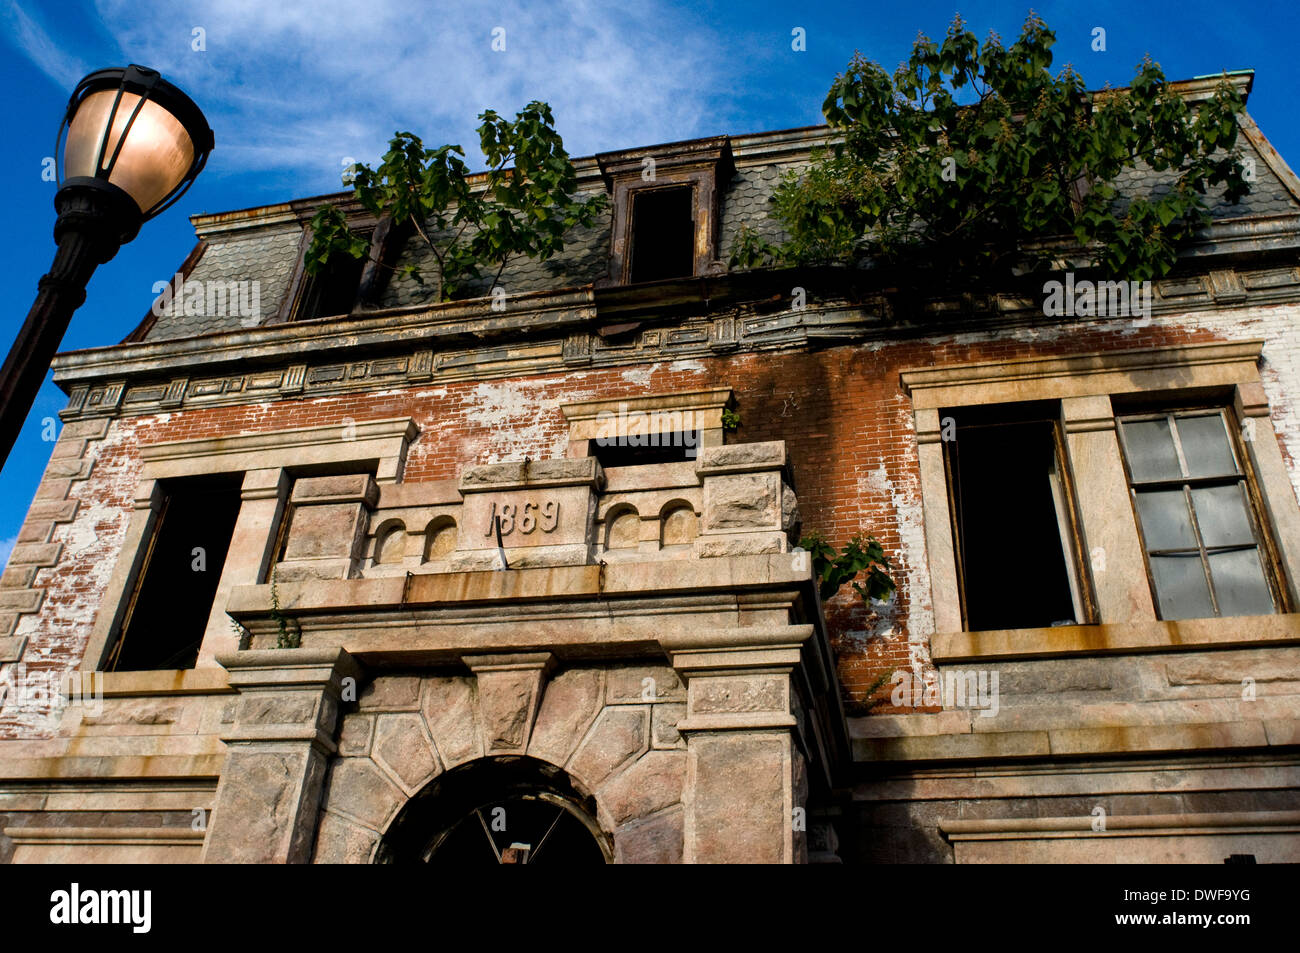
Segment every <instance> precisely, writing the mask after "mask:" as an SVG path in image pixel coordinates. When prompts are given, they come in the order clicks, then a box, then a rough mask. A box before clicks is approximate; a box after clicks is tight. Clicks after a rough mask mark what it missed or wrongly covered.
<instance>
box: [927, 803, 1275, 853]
mask: <svg viewBox="0 0 1300 953" xmlns="http://www.w3.org/2000/svg"><path fill="white" fill-rule="evenodd" d="M1096 820H1097V819H1096V818H1094V817H1093V816H1091V815H1084V816H1079V817H1026V818H989V819H984V818H970V819H966V818H960V819H958V818H952V819H949V818H941V819H940V820H939V823H938V827H939V830H940V831H941V832H942V833H943V836H944V837H945V838H946V839H947V840H948V841H949V842H950V843H951V844H952V845H953V848H954V853H955V860H956V862H957V863H959V864H960V863H1117V862H1129V863H1132V862H1134V861H1137V862H1147V863H1152V862H1155V863H1159V862H1162V861H1168V860H1169V859H1171V858H1175V857H1176V858H1177V859H1178V860H1180V861H1181V862H1183V863H1193V862H1200V863H1215V864H1221V863H1223V862H1224V861H1225V860H1226V858H1227V857H1228V856H1229V855H1231V854H1236V853H1243V852H1249V853H1251V854H1252V855H1254V856H1255V857H1256V858H1258V862H1259V863H1285V862H1287V861H1288V860H1289V859H1290V858H1291V857H1293V856H1294V853H1295V849H1296V845H1297V844H1298V843H1300V811H1227V812H1223V813H1220V814H1195V813H1187V814H1146V815H1125V814H1110V815H1107V816H1106V817H1105V824H1104V827H1102V828H1101V829H1097V826H1096Z"/></svg>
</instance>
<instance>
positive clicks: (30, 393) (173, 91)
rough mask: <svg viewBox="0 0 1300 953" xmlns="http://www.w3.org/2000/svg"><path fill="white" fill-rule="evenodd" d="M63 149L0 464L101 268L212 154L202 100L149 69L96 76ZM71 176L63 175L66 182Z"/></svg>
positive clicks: (14, 359) (4, 411) (80, 96)
mask: <svg viewBox="0 0 1300 953" xmlns="http://www.w3.org/2000/svg"><path fill="white" fill-rule="evenodd" d="M60 143H63V162H62V165H61V166H60V167H59V190H58V192H57V193H56V194H55V196H54V208H55V210H56V211H57V212H58V218H57V220H56V221H55V223H54V241H55V243H56V244H57V245H58V250H57V251H56V252H55V254H54V264H53V265H51V266H50V270H49V272H48V273H47V274H46V275H45V276H44V277H43V278H41V280H40V283H39V285H38V289H39V290H38V291H37V293H36V301H35V302H34V303H33V304H32V308H31V310H30V311H29V312H28V313H27V320H26V321H25V322H23V326H22V330H20V331H19V332H18V338H17V339H16V340H15V341H14V344H13V347H12V348H10V350H9V356H8V357H7V358H5V363H4V367H3V369H0V466H3V465H4V462H5V461H6V460H8V458H9V451H10V450H12V449H13V445H14V441H15V440H17V439H18V432H19V431H20V430H21V429H22V425H23V420H24V419H25V418H26V416H27V413H28V411H29V410H30V409H31V406H32V404H33V402H34V401H35V400H36V393H37V391H39V390H40V387H41V384H42V382H43V381H44V380H45V372H46V371H48V370H49V368H50V362H51V361H52V360H53V359H54V355H55V353H56V352H57V351H58V347H59V342H60V341H61V340H63V333H64V332H65V331H66V330H67V328H68V321H69V320H70V319H71V318H72V313H73V312H74V311H76V310H77V308H79V307H80V306H81V303H82V302H83V301H85V300H86V283H87V282H88V281H89V280H90V276H91V275H92V274H94V272H95V269H96V268H97V267H99V266H100V265H101V264H103V263H104V262H106V261H108V260H110V259H111V258H112V257H113V256H114V255H116V254H117V250H118V249H119V248H121V247H122V246H123V245H124V244H126V243H127V242H129V241H130V240H131V239H133V238H135V236H136V233H137V232H139V230H140V226H141V225H142V224H144V223H145V222H146V221H148V220H149V219H151V218H153V217H154V216H155V215H157V214H158V213H159V212H162V211H163V210H164V209H166V208H168V207H169V206H171V205H172V204H173V203H174V202H175V201H176V200H177V199H179V198H180V197H181V196H182V195H183V194H185V190H186V189H188V188H189V187H190V185H191V184H192V183H193V182H194V179H195V178H196V177H197V176H198V174H199V172H200V171H201V170H202V169H203V165H204V163H205V162H207V159H208V153H210V152H211V151H212V145H213V139H212V130H211V129H210V128H208V123H207V120H206V119H204V118H203V113H202V112H201V111H200V110H199V107H198V106H196V105H194V102H193V100H191V99H190V98H189V97H188V96H186V95H185V94H184V93H183V92H181V91H180V90H179V89H177V88H176V87H175V86H173V85H172V84H171V83H169V82H167V81H166V80H164V79H163V78H162V77H161V76H159V75H158V73H157V72H156V71H154V70H151V69H145V68H144V67H143V66H128V67H127V68H126V69H104V70H99V71H97V72H94V73H91V74H90V75H89V76H87V77H86V78H85V79H83V80H82V81H81V82H80V83H78V84H77V88H76V89H75V90H73V93H72V98H71V99H69V100H68V109H67V112H66V113H65V114H64V117H63V122H62V124H61V125H60V126H59V134H58V137H57V138H56V139H55V144H54V151H55V155H56V156H57V155H58V152H59V144H60ZM65 175H66V176H67V178H64V176H65Z"/></svg>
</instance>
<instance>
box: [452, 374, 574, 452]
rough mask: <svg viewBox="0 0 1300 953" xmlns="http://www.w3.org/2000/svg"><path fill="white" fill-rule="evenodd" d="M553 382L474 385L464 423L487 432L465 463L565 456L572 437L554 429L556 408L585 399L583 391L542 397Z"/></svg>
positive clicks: (465, 409)
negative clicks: (467, 422) (478, 450)
mask: <svg viewBox="0 0 1300 953" xmlns="http://www.w3.org/2000/svg"><path fill="white" fill-rule="evenodd" d="M553 386H554V382H553V381H503V382H499V383H498V382H484V383H480V384H477V385H475V387H474V390H473V392H472V394H473V397H472V401H471V402H470V403H468V404H466V405H465V407H464V410H463V414H464V418H465V420H467V421H469V422H470V423H473V424H477V425H478V426H480V427H482V428H483V429H484V430H485V431H486V435H485V437H484V438H482V440H481V445H480V452H479V453H477V454H474V455H473V458H465V462H466V463H470V462H477V463H500V462H502V461H505V460H522V459H523V458H524V457H531V458H532V459H534V460H539V459H546V458H548V457H563V456H564V453H565V450H566V448H567V447H568V442H569V435H568V433H567V431H564V430H563V429H562V428H561V429H557V428H556V427H555V420H554V418H555V416H557V415H558V413H557V408H558V407H559V405H560V404H562V403H568V402H569V401H576V400H586V399H589V398H590V396H591V395H590V393H589V392H588V391H583V390H573V391H569V392H566V393H565V394H564V396H563V397H562V398H561V397H554V396H550V397H543V396H541V392H542V391H543V390H544V389H546V388H549V387H553Z"/></svg>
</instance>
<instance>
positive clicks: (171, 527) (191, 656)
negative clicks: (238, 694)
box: [104, 474, 242, 672]
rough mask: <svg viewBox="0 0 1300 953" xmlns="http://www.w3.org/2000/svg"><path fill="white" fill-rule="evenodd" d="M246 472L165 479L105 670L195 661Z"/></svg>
mask: <svg viewBox="0 0 1300 953" xmlns="http://www.w3.org/2000/svg"><path fill="white" fill-rule="evenodd" d="M241 476H242V474H231V475H228V476H223V477H219V478H217V477H191V478H188V479H182V480H175V481H170V482H169V483H168V484H167V486H166V497H165V499H164V501H163V507H162V510H161V511H160V513H159V515H158V524H157V526H156V527H155V529H154V533H153V537H152V539H151V540H150V544H149V552H148V554H147V555H146V556H145V564H144V567H143V568H142V569H141V571H140V578H139V581H138V582H137V584H136V587H135V591H134V592H133V593H132V596H131V604H130V605H129V606H128V608H127V612H126V619H125V621H124V622H123V624H122V631H121V635H120V636H119V637H118V640H117V644H116V645H115V646H114V648H113V651H112V653H111V654H110V655H109V658H108V661H107V663H106V664H105V666H104V668H105V670H106V671H110V672H112V671H118V672H140V671H154V670H158V669H180V668H193V667H194V663H195V661H196V660H197V659H198V656H199V646H200V645H201V644H202V642H203V633H204V630H205V629H206V628H207V626H208V616H209V615H210V614H211V613H212V602H213V599H214V598H215V597H216V594H217V583H218V581H219V580H220V579H221V570H222V567H223V566H224V565H225V562H226V552H227V550H229V548H230V538H231V536H233V535H234V531H235V520H236V518H238V516H239V506H240V483H241V480H240V477H241Z"/></svg>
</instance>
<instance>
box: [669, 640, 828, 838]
mask: <svg viewBox="0 0 1300 953" xmlns="http://www.w3.org/2000/svg"><path fill="white" fill-rule="evenodd" d="M812 633H813V627H812V626H788V627H777V628H765V627H764V628H760V627H750V628H741V629H733V630H729V631H715V632H713V633H708V632H703V633H698V632H697V633H690V634H683V635H680V636H672V637H665V638H662V639H661V640H660V642H661V644H663V645H664V647H665V649H667V650H668V651H669V654H670V656H671V658H672V664H673V668H674V669H676V671H677V672H678V674H679V675H681V676H682V678H683V679H684V680H685V682H686V699H687V700H686V717H685V718H684V719H682V720H681V721H679V722H678V724H677V730H678V731H679V732H680V733H681V734H682V735H683V736H684V737H685V738H686V751H687V776H686V787H685V791H684V793H683V798H682V801H683V804H684V806H685V815H686V817H685V845H684V851H683V858H682V859H683V861H684V862H685V863H688V864H689V863H703V864H710V863H741V864H743V863H767V864H771V863H783V864H789V863H797V862H800V861H803V860H804V859H806V848H805V831H806V818H805V816H804V812H805V810H806V805H805V803H804V801H805V800H806V797H807V786H806V780H805V777H806V771H805V765H804V756H803V753H802V751H801V750H800V745H799V744H798V740H797V737H796V732H797V730H798V725H799V721H798V719H797V718H796V716H795V711H796V708H797V705H798V701H797V699H796V697H795V692H794V683H793V679H792V678H791V673H792V672H794V671H795V669H796V668H798V666H799V665H800V661H801V648H802V643H803V642H804V641H806V640H807V639H808V638H810V637H811V636H812Z"/></svg>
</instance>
